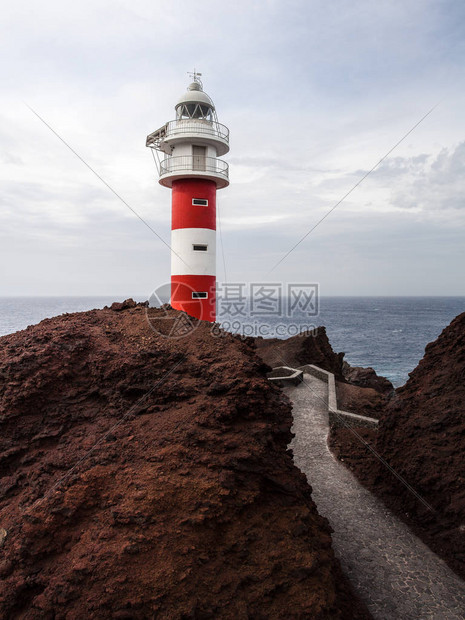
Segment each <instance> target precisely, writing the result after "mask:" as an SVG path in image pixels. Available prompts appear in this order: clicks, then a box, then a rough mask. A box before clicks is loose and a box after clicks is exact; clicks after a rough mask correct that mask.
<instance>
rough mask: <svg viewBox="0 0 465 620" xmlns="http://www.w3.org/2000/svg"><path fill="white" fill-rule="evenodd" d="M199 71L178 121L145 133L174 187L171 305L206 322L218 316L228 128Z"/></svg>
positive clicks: (166, 180)
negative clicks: (219, 193) (219, 198)
mask: <svg viewBox="0 0 465 620" xmlns="http://www.w3.org/2000/svg"><path fill="white" fill-rule="evenodd" d="M199 75H200V74H197V73H194V75H193V77H194V81H193V82H192V83H191V84H190V85H189V87H188V89H187V92H186V93H185V94H184V95H183V96H182V97H181V99H180V100H179V101H178V103H177V104H176V119H175V120H174V121H169V122H168V123H166V124H165V125H163V127H161V128H160V129H157V131H154V132H153V133H152V134H150V135H149V136H148V137H147V146H149V147H151V148H154V149H156V150H158V151H162V152H163V153H165V154H166V155H167V157H166V158H165V159H164V160H163V161H162V162H161V163H160V179H159V182H160V183H161V185H164V186H165V187H170V188H172V218H171V305H172V306H173V308H177V309H178V310H183V311H184V312H187V313H188V314H190V315H191V316H194V317H196V318H198V319H202V320H206V321H215V319H216V190H217V189H221V188H223V187H227V186H228V185H229V174H228V164H227V163H226V162H224V161H223V160H221V159H218V157H219V156H220V155H224V154H225V153H227V152H228V151H229V130H228V128H227V127H225V126H224V125H221V124H220V123H218V119H217V116H216V111H215V106H214V105H213V102H212V100H211V99H210V97H209V96H208V95H207V94H206V93H204V92H203V89H202V83H201V81H200V79H199Z"/></svg>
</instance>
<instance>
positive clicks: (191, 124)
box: [163, 119, 229, 143]
mask: <svg viewBox="0 0 465 620" xmlns="http://www.w3.org/2000/svg"><path fill="white" fill-rule="evenodd" d="M165 127H166V133H165V135H164V136H163V137H164V138H165V139H166V138H171V137H172V136H175V135H177V134H183V133H197V134H198V133H203V134H206V135H210V136H214V137H217V138H220V139H221V140H224V141H225V142H228V143H229V129H228V128H227V127H226V125H222V124H221V123H218V122H217V121H204V120H191V119H189V120H187V119H186V120H183V119H179V120H176V121H168V122H167V123H166V125H165Z"/></svg>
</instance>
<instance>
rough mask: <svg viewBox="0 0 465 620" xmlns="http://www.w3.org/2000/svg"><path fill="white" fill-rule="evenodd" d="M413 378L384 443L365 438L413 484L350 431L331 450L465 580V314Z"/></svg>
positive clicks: (388, 420)
mask: <svg viewBox="0 0 465 620" xmlns="http://www.w3.org/2000/svg"><path fill="white" fill-rule="evenodd" d="M409 376H410V378H409V380H408V381H407V383H406V384H405V385H404V386H403V387H401V388H398V389H397V390H396V393H395V397H394V398H392V399H391V400H390V402H389V404H388V405H387V407H386V409H385V411H384V413H383V414H382V416H381V419H380V424H379V431H378V436H377V437H370V438H368V437H366V439H367V440H368V441H369V443H371V442H376V444H375V447H376V450H377V451H378V453H379V454H380V455H381V456H382V457H383V458H384V459H385V460H386V461H387V462H388V463H389V465H390V466H391V467H392V468H393V469H394V470H395V472H396V473H397V474H399V475H400V476H401V477H402V478H403V479H404V481H405V482H406V483H407V484H404V483H403V482H401V481H399V479H398V478H397V477H395V476H393V475H392V474H391V473H390V472H389V471H388V470H387V469H386V467H384V466H383V465H382V464H381V463H380V462H379V461H378V460H376V459H374V458H373V457H372V455H371V454H369V453H368V452H366V451H365V448H364V447H363V446H361V445H360V443H359V442H357V441H356V440H355V439H354V437H353V436H350V434H349V433H348V432H347V431H344V430H341V431H338V432H337V433H336V435H337V436H336V437H333V444H335V445H336V449H337V452H338V453H339V455H340V457H341V458H343V459H344V461H345V462H346V463H347V462H349V463H350V465H351V466H352V468H353V469H354V471H355V473H356V474H357V476H358V477H359V478H360V479H361V481H362V482H364V484H366V485H367V486H369V487H370V488H371V489H372V490H373V491H375V492H376V493H378V494H379V495H380V496H381V497H383V499H384V500H385V501H386V502H387V503H388V504H389V506H391V507H392V508H393V509H394V510H395V511H396V512H397V513H398V514H400V515H403V516H404V518H407V519H408V520H409V522H410V523H411V524H412V526H413V527H414V528H417V531H418V533H419V534H420V535H422V537H423V538H424V539H425V541H426V542H427V543H428V544H430V546H431V547H432V548H433V549H434V550H435V551H436V552H438V553H440V554H441V555H442V556H443V557H444V558H445V559H447V560H448V562H449V563H450V564H451V566H452V567H453V568H455V569H456V570H457V571H458V572H459V573H460V574H461V575H465V542H464V541H465V538H464V524H465V460H464V457H463V455H464V453H465V313H464V314H461V315H459V316H458V317H456V318H455V319H454V320H453V321H452V323H451V324H450V325H449V326H448V327H447V328H446V329H445V330H444V331H443V332H442V333H441V335H440V336H439V337H438V339H437V340H436V341H435V342H433V343H431V344H429V345H428V346H427V347H426V349H425V355H424V357H423V359H422V360H421V361H420V363H419V364H418V366H417V368H416V369H415V370H414V371H413V372H412V373H410V375H409Z"/></svg>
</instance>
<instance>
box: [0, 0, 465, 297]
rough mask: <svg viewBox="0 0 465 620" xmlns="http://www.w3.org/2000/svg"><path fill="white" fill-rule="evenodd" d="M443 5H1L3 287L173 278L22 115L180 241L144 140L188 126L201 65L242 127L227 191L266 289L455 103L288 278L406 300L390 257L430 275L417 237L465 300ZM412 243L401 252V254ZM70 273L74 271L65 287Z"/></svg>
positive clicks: (141, 283)
mask: <svg viewBox="0 0 465 620" xmlns="http://www.w3.org/2000/svg"><path fill="white" fill-rule="evenodd" d="M446 4H447V6H446V5H445V4H444V3H437V2H434V1H433V0H407V2H401V1H397V0H395V1H389V2H388V1H381V2H378V3H376V4H374V3H372V2H369V1H368V0H355V1H354V2H352V3H347V2H346V1H345V0H335V1H334V2H331V3H328V2H323V1H322V0H312V1H310V2H308V1H306V0H305V1H304V0H289V2H287V3H286V4H283V3H282V2H278V1H277V0H263V1H254V0H252V1H250V0H238V1H237V2H235V3H229V4H228V3H226V4H225V3H218V2H217V1H216V0H205V1H204V2H202V3H200V4H198V3H197V4H193V3H192V2H188V1H187V0H173V1H172V2H168V1H165V0H155V1H154V0H131V1H129V0H120V1H119V2H116V3H115V2H112V3H110V2H109V1H107V0H93V2H90V0H83V1H82V2H79V3H74V4H70V3H64V4H63V3H62V2H58V1H57V0H44V2H42V3H41V4H40V6H39V5H37V6H35V5H34V6H33V5H31V3H30V2H27V1H26V0H17V1H16V2H15V3H13V4H9V5H8V6H5V7H4V11H3V14H2V17H3V30H2V38H1V49H2V54H0V67H1V70H2V75H3V78H2V86H3V88H2V94H1V95H0V124H1V130H0V146H1V149H0V152H1V153H2V155H1V163H2V165H1V166H0V183H1V184H0V188H1V189H0V221H1V229H0V231H1V232H0V234H2V239H3V246H2V254H3V256H2V261H3V265H7V266H8V268H7V271H8V277H5V278H4V279H3V280H2V281H1V282H0V285H1V287H2V288H0V291H1V292H3V293H5V292H8V290H14V291H15V292H18V291H22V292H24V293H27V292H28V291H29V290H30V289H31V288H32V287H34V286H36V282H38V281H40V282H41V289H42V290H43V291H44V292H46V291H47V290H49V291H53V292H55V293H58V294H60V292H61V290H62V289H63V291H68V292H69V293H72V292H73V290H70V289H69V286H71V287H72V286H74V285H75V287H76V288H75V292H80V293H82V294H85V293H86V288H85V287H86V282H87V283H88V285H89V287H91V288H92V290H93V291H94V292H98V291H96V289H97V288H98V287H99V286H103V284H102V283H107V285H108V287H110V288H107V290H108V291H110V289H111V286H114V287H116V286H117V285H118V286H119V285H120V286H121V288H124V289H125V290H127V291H128V294H131V291H132V290H136V291H137V292H138V291H140V290H145V288H147V282H149V281H150V279H151V275H156V273H157V272H158V271H160V273H163V274H165V273H169V251H168V250H167V248H165V247H164V246H163V245H162V244H160V242H158V241H157V240H156V238H155V237H154V236H153V235H152V233H150V231H148V230H147V229H146V227H145V226H144V225H143V224H142V223H141V222H140V221H139V220H138V219H137V218H136V217H135V216H134V215H133V214H131V213H130V211H129V210H128V209H127V208H126V207H125V206H124V205H123V204H122V203H121V202H120V201H118V199H117V198H116V197H115V196H114V195H113V194H112V193H111V192H110V191H109V190H108V189H107V188H105V186H104V185H103V184H102V183H101V182H100V181H99V180H98V179H96V177H95V176H94V175H93V174H92V173H91V172H90V171H89V170H88V169H87V168H86V167H85V166H84V165H83V164H82V162H80V161H79V160H78V159H77V158H76V157H75V156H74V155H73V154H72V153H71V152H70V151H69V150H67V149H66V147H65V146H64V145H63V144H62V143H61V142H60V141H59V140H58V139H57V138H56V136H54V135H53V133H52V132H51V131H50V130H49V129H47V128H46V127H45V126H44V125H43V124H41V123H40V121H39V120H38V119H37V118H36V117H35V116H34V115H33V114H32V113H31V112H30V111H29V110H28V109H27V108H26V107H25V106H24V104H23V103H22V102H23V101H25V102H26V103H28V104H29V105H31V106H32V107H33V108H34V109H35V110H37V112H38V113H39V114H41V115H42V116H43V117H44V119H45V120H46V121H47V122H48V123H49V124H50V125H51V126H52V127H53V129H54V130H55V131H57V132H58V133H59V135H60V136H62V137H63V139H64V140H66V141H67V142H68V143H69V144H70V145H71V146H72V147H73V148H74V149H75V150H76V151H77V152H78V153H79V154H80V155H81V156H82V157H83V159H84V160H85V161H86V162H87V163H88V164H89V165H90V166H92V167H93V168H94V169H95V170H96V171H97V172H98V174H100V175H101V176H102V177H103V178H104V179H105V180H106V181H107V182H108V183H109V184H110V186H111V187H112V188H114V189H115V191H117V192H118V193H119V194H120V195H121V196H122V197H123V198H124V199H125V200H127V202H128V203H129V204H130V205H131V206H132V207H133V208H134V209H135V210H136V211H137V213H139V214H140V215H141V216H142V217H143V218H144V219H145V220H146V221H147V222H149V223H150V225H152V226H153V227H154V228H155V229H156V230H157V232H158V231H160V233H162V234H163V236H164V238H165V239H168V238H169V218H170V193H169V191H168V190H166V189H165V188H163V187H161V186H159V185H158V182H157V178H156V172H155V167H154V164H153V161H152V159H151V155H150V153H149V152H148V150H147V149H146V148H145V136H146V135H147V134H148V133H150V132H151V131H153V130H154V129H156V128H157V127H159V126H161V125H162V124H163V123H164V122H166V121H167V120H170V119H171V118H172V117H173V115H174V103H175V102H176V100H177V99H178V97H179V95H180V94H181V92H182V91H183V90H184V89H185V87H186V86H187V82H188V76H187V71H189V70H192V69H193V68H194V66H196V68H197V69H198V70H200V71H202V72H203V74H204V84H205V89H206V91H207V92H208V93H209V94H210V95H211V96H212V98H213V100H214V102H215V104H216V106H217V110H218V115H219V120H220V122H223V123H225V124H226V125H227V126H228V127H229V128H230V130H231V153H230V154H229V155H228V156H226V157H225V159H227V160H228V161H229V163H230V176H231V185H230V187H229V188H227V189H225V190H222V191H221V192H219V193H218V204H219V207H220V211H221V219H222V228H223V239H224V244H225V248H226V249H227V256H226V257H227V259H228V262H229V263H230V264H231V267H230V270H231V273H232V274H235V277H240V276H241V274H242V277H243V274H249V272H250V273H253V274H254V277H262V276H261V275H260V274H262V273H264V272H266V270H267V268H269V265H270V264H271V263H272V262H273V261H276V260H278V258H279V257H280V256H282V255H283V254H284V252H286V251H287V250H288V249H289V247H292V245H293V244H295V242H296V241H297V240H298V239H299V238H301V237H302V235H303V234H304V233H305V232H306V231H308V230H309V229H310V228H311V227H312V226H313V225H315V223H317V222H318V221H319V219H321V217H323V216H324V215H325V213H327V212H328V210H329V209H330V208H331V207H332V206H333V205H334V204H336V203H337V201H339V200H340V199H341V197H342V196H343V195H344V194H345V193H346V192H347V191H348V190H349V189H350V188H351V187H352V186H353V185H354V184H355V183H356V182H357V180H358V179H359V178H360V176H361V174H362V173H363V171H366V170H369V169H370V167H371V166H373V165H374V164H375V163H376V161H379V159H380V158H381V157H382V156H383V155H384V154H385V153H386V152H387V151H388V150H389V149H390V148H391V147H392V145H393V144H395V143H396V141H397V140H398V139H399V138H400V137H401V136H402V135H404V134H405V132H406V131H407V130H408V129H409V128H410V127H412V126H413V125H414V124H415V123H416V122H417V121H418V119H419V118H421V116H422V115H423V114H424V113H425V111H426V110H427V109H428V108H429V107H431V105H433V104H434V103H436V102H437V101H438V100H439V99H442V100H443V103H442V104H441V105H440V106H439V107H438V108H437V110H435V112H434V113H433V114H431V115H430V116H429V117H428V119H427V121H425V122H424V123H422V125H421V126H420V127H419V128H417V129H416V130H415V132H413V133H412V134H411V135H410V136H409V138H408V140H406V141H405V142H404V143H403V144H402V145H401V146H400V147H399V148H398V149H397V150H396V151H395V152H394V153H393V155H392V156H391V157H390V158H389V159H388V160H386V161H385V162H384V163H383V165H382V166H380V167H379V169H377V170H376V171H375V172H374V173H373V174H372V175H370V177H369V178H368V179H367V180H366V181H365V182H364V183H363V184H362V185H361V186H360V187H359V188H357V189H356V190H355V191H354V192H353V193H352V194H351V195H350V196H349V197H348V198H347V199H346V200H345V201H344V202H343V203H342V204H341V205H340V206H339V207H338V208H337V209H336V211H335V212H334V213H333V214H332V215H331V216H330V217H328V218H327V219H326V220H325V221H324V223H322V224H321V225H320V226H318V228H317V229H316V230H315V232H314V233H312V235H310V236H309V238H308V239H307V240H306V241H305V243H303V244H302V245H301V246H299V248H298V249H297V250H296V251H295V253H293V254H292V255H291V257H289V259H287V260H286V261H285V263H283V265H282V266H281V267H280V277H287V278H291V279H292V278H293V277H294V276H295V274H299V275H300V276H302V277H306V274H307V271H306V269H307V267H309V268H311V274H320V275H319V276H318V277H319V278H321V279H325V280H326V281H327V282H328V283H331V287H332V288H333V291H334V292H336V293H337V287H338V286H339V287H340V290H341V291H342V290H349V288H350V289H351V291H352V292H353V293H357V292H359V291H362V290H363V291H364V292H366V293H369V287H370V286H373V290H374V289H376V290H379V289H381V288H382V287H383V286H385V287H386V290H388V289H389V290H392V291H395V290H396V286H397V287H398V290H399V291H400V290H404V288H403V285H401V280H400V279H401V277H402V269H401V268H400V266H399V267H398V268H397V267H395V268H394V267H393V264H395V263H396V260H397V259H393V258H392V257H393V255H394V254H396V253H397V255H400V254H402V257H403V259H402V260H403V263H404V272H405V271H407V270H408V269H409V267H410V266H411V265H416V264H417V256H418V252H419V250H418V247H417V246H418V244H417V242H414V241H411V239H412V235H413V236H415V234H417V233H418V234H419V235H420V236H421V239H426V238H428V239H429V241H428V243H429V244H430V246H431V247H432V248H434V251H432V255H435V256H436V259H437V267H434V270H435V273H439V271H440V270H441V269H442V270H443V273H444V274H445V277H444V278H445V281H448V278H449V271H450V265H451V264H453V265H454V267H453V268H452V272H454V270H455V275H456V278H455V281H456V287H457V290H458V288H459V284H458V281H459V277H458V274H459V272H460V270H461V269H462V266H463V251H462V250H461V247H460V245H459V244H458V243H457V242H456V235H458V231H460V232H462V231H463V228H462V226H463V220H462V219H461V218H462V214H463V200H462V196H463V195H464V191H463V190H464V186H463V183H464V181H463V179H464V175H463V157H464V155H463V152H464V143H463V140H464V139H465V119H464V117H463V108H464V106H465V91H464V88H463V82H462V80H461V71H462V67H461V64H462V63H461V59H462V58H463V54H464V52H465V50H464V49H463V48H464V41H465V36H464V28H463V23H464V20H463V17H464V11H465V5H463V3H462V2H458V1H453V2H450V3H446ZM412 231H413V232H412ZM462 234H463V233H462ZM152 237H153V238H152ZM409 239H410V241H409ZM397 240H403V241H405V245H402V246H401V249H400V248H399V245H398V241H397ZM388 241H389V242H388ZM152 243H153V244H154V245H153V246H152V245H151V244H152ZM418 243H419V244H420V245H421V243H423V242H421V243H420V241H418ZM445 246H447V248H448V249H447V252H448V254H443V253H442V251H443V248H444V247H445ZM409 247H410V248H411V250H410V252H409V249H408V248H409ZM421 248H423V246H422V245H421ZM79 249H81V251H79ZM144 252H146V255H145V256H146V258H145V260H144ZM377 252H378V254H376V253H377ZM422 252H423V249H422V250H421V252H420V254H421V253H422ZM38 257H39V258H38ZM364 261H368V263H367V265H368V264H371V265H378V279H377V278H376V277H374V276H373V277H372V276H371V275H370V277H368V275H367V276H366V280H364V279H363V277H353V278H349V277H348V276H347V273H348V272H349V271H350V268H349V266H348V265H353V266H354V267H353V268H354V269H355V270H358V271H359V272H364V273H366V274H368V272H369V267H368V266H366V267H363V265H364ZM342 262H344V266H343V265H342ZM70 264H72V266H73V267H72V268H73V269H74V270H75V272H76V277H75V278H73V279H72V282H71V284H69V285H68V284H67V285H65V283H66V282H67V272H68V270H69V265H70ZM115 266H117V268H116V267H115ZM79 270H82V274H85V275H82V277H81V274H80V272H79ZM78 272H79V273H78ZM412 273H413V272H412ZM415 273H417V272H415ZM460 273H461V272H460ZM379 274H382V276H380V275H379ZM417 275H418V273H417ZM163 277H164V276H163ZM312 277H313V275H312ZM315 277H317V276H316V275H315ZM412 278H413V276H412ZM73 282H74V284H73ZM91 282H92V283H91ZM422 282H423V284H424V287H425V288H424V290H425V291H427V290H433V289H432V287H431V285H430V284H429V283H428V282H427V281H426V280H425V278H422ZM115 290H116V289H115ZM444 290H445V289H444ZM451 290H452V289H451ZM110 292H111V291H110Z"/></svg>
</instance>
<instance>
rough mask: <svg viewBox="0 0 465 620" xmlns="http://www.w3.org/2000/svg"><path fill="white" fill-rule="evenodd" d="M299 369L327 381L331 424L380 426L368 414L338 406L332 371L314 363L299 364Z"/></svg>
mask: <svg viewBox="0 0 465 620" xmlns="http://www.w3.org/2000/svg"><path fill="white" fill-rule="evenodd" d="M299 370H302V371H303V372H306V373H308V374H309V375H312V376H313V377H316V378H317V379H321V380H322V381H326V383H327V384H328V419H329V424H330V426H335V427H340V426H358V427H360V426H363V427H366V428H378V420H376V418H369V417H368V416H364V415H358V414H357V413H351V412H350V411H343V410H342V409H338V407H337V394H336V380H335V378H334V375H333V373H332V372H328V371H327V370H323V368H319V367H318V366H314V365H313V364H305V366H299Z"/></svg>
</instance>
